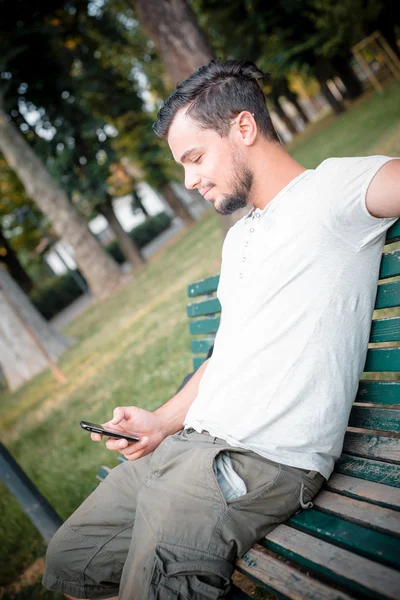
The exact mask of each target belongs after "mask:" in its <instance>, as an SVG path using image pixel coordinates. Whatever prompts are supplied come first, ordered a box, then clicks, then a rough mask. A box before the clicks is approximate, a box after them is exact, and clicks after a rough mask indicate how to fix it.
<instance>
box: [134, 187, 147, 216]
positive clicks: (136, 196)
mask: <svg viewBox="0 0 400 600" xmlns="http://www.w3.org/2000/svg"><path fill="white" fill-rule="evenodd" d="M134 207H135V208H138V209H139V210H141V211H142V213H143V214H144V216H145V217H146V219H147V217H149V216H150V215H149V213H148V212H147V210H146V207H145V205H144V204H143V202H142V199H141V197H140V196H139V194H138V193H137V191H136V190H135V188H133V189H132V208H134Z"/></svg>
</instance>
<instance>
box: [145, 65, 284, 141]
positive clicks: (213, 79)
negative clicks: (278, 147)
mask: <svg viewBox="0 0 400 600" xmlns="http://www.w3.org/2000/svg"><path fill="white" fill-rule="evenodd" d="M264 77H265V74H264V73H262V71H260V70H259V69H258V68H257V67H256V65H255V64H254V63H253V62H251V61H249V60H228V61H226V62H222V63H220V62H218V61H217V60H212V61H211V62H209V63H208V65H206V66H204V67H200V68H199V69H198V70H197V71H195V72H194V73H193V74H192V75H191V76H190V77H189V78H188V79H185V81H182V82H181V83H179V85H178V86H177V88H176V90H175V91H174V92H173V93H172V94H171V95H170V96H169V98H167V100H166V101H165V102H164V104H163V106H162V107H161V108H160V110H159V112H158V115H157V121H156V122H155V123H154V125H153V129H154V131H155V133H156V134H157V135H158V136H159V137H161V138H164V139H166V138H167V136H168V131H169V128H170V126H171V123H172V121H173V119H174V117H175V115H176V113H177V111H178V110H180V109H181V108H184V107H187V112H186V114H187V115H190V117H191V118H192V119H193V121H194V122H195V123H196V124H197V125H198V126H199V127H200V128H202V129H212V130H214V131H216V132H217V133H219V135H220V136H221V137H226V136H227V135H228V134H229V130H230V122H231V121H232V119H234V118H235V117H236V116H237V115H238V114H239V113H240V112H242V111H243V110H247V111H249V112H250V113H253V115H254V118H255V121H256V123H257V127H258V129H259V131H260V132H261V133H262V134H263V135H264V136H265V137H267V138H268V139H270V140H271V141H274V142H279V138H278V136H277V134H276V131H275V129H274V126H273V124H272V121H271V117H270V115H269V112H268V109H267V107H266V104H265V96H264V93H263V91H262V89H261V87H260V85H259V84H258V81H257V80H258V79H263V78H264Z"/></svg>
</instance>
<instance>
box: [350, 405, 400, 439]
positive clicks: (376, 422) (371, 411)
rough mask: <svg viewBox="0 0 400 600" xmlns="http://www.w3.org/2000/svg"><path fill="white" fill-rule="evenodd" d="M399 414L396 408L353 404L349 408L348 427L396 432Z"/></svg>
mask: <svg viewBox="0 0 400 600" xmlns="http://www.w3.org/2000/svg"><path fill="white" fill-rule="evenodd" d="M399 416H400V412H399V411H398V409H396V408H375V407H373V408H369V407H366V406H358V405H356V404H355V405H353V407H352V409H351V413H350V418H349V427H358V428H360V429H379V430H381V431H390V432H393V433H398V432H399V431H400V419H399Z"/></svg>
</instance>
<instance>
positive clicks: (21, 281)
mask: <svg viewBox="0 0 400 600" xmlns="http://www.w3.org/2000/svg"><path fill="white" fill-rule="evenodd" d="M2 248H3V249H4V250H3V252H0V263H3V264H4V266H5V268H6V269H7V271H8V272H9V273H10V275H11V277H12V278H13V279H15V281H16V282H17V283H18V285H20V286H21V288H22V289H23V291H24V292H25V293H26V294H28V293H29V292H30V291H31V290H32V288H33V281H32V279H31V278H30V276H29V275H28V273H27V272H26V271H25V269H24V267H23V266H22V265H21V263H20V262H19V258H18V255H17V253H16V252H15V250H14V249H13V248H11V246H10V244H9V243H8V240H7V239H6V238H5V237H4V235H3V232H2V231H1V229H0V251H1V249H2Z"/></svg>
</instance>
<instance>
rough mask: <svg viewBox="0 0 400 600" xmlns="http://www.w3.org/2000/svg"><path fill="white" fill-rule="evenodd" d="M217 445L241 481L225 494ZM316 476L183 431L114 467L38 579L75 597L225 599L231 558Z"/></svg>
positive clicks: (281, 517)
mask: <svg viewBox="0 0 400 600" xmlns="http://www.w3.org/2000/svg"><path fill="white" fill-rule="evenodd" d="M224 450H229V453H230V456H231V459H232V465H233V468H234V470H235V471H236V473H237V474H238V475H239V476H240V477H241V478H242V479H243V480H244V481H245V483H246V486H247V493H246V494H245V495H244V496H240V497H239V498H235V499H233V500H230V501H228V502H227V501H226V500H225V498H224V496H223V494H222V492H221V490H220V488H219V486H218V483H217V478H216V475H215V473H214V468H213V467H214V459H215V457H216V456H217V455H218V454H219V453H220V452H222V451H224ZM323 482H324V478H323V477H322V475H320V474H319V473H316V472H315V471H310V472H306V471H304V470H302V469H297V468H294V467H288V466H285V465H280V464H278V463H274V462H272V461H269V460H267V459H265V458H262V457H260V456H259V455H257V454H254V453H253V452H249V451H246V450H242V449H239V448H232V446H229V445H228V444H227V442H225V441H224V440H221V439H219V438H214V437H211V436H210V435H208V434H207V433H201V434H200V433H197V432H195V431H194V430H192V429H189V430H183V431H181V432H179V433H177V434H175V435H173V436H169V437H167V438H166V439H165V440H164V441H163V442H162V443H161V444H160V446H159V447H158V448H157V449H156V450H155V451H154V452H153V453H152V454H149V455H148V456H145V457H143V458H141V459H139V460H136V461H131V462H129V461H127V462H124V463H123V464H121V465H119V466H118V467H116V468H115V469H113V470H112V471H111V473H110V474H109V475H108V477H107V478H106V480H105V481H104V482H103V483H101V484H100V485H99V486H98V487H97V489H96V490H95V491H94V492H93V493H92V494H91V496H89V498H87V500H85V502H83V504H82V505H81V506H80V507H79V508H78V510H77V511H76V512H75V513H74V514H73V515H72V516H71V517H70V518H69V519H68V520H67V521H66V523H64V524H63V525H62V527H61V528H60V529H59V530H58V532H57V533H56V534H55V536H54V537H53V539H52V540H51V542H50V545H49V548H48V551H47V559H46V572H45V574H44V577H43V584H44V585H45V586H46V587H47V588H49V589H51V590H55V591H60V592H63V593H66V594H70V595H72V596H75V597H78V598H108V597H111V596H115V595H117V594H118V593H119V598H120V599H121V600H128V599H129V600H167V599H168V600H200V599H202V600H203V599H210V600H211V599H212V600H218V599H219V598H225V597H226V596H227V594H228V592H229V587H230V579H231V575H232V573H233V570H234V561H235V559H236V558H237V557H238V556H242V555H243V554H244V553H245V552H246V551H247V550H248V549H249V548H250V547H251V546H252V545H253V544H254V542H256V541H258V540H260V539H261V538H262V537H263V536H265V535H266V534H267V533H268V532H269V531H271V530H272V529H273V528H274V527H275V526H276V525H278V524H279V523H281V522H282V521H285V520H286V519H288V518H289V517H290V516H291V515H292V514H293V513H295V512H296V511H298V510H299V509H300V507H301V504H303V505H304V503H307V502H309V501H310V500H311V499H312V498H313V496H314V495H315V494H316V493H317V492H318V490H319V489H320V487H321V486H322V484H323ZM300 495H302V502H300Z"/></svg>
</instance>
